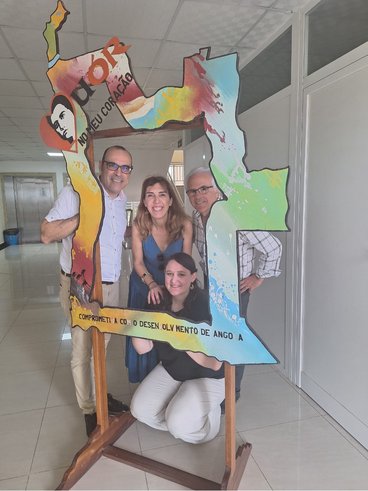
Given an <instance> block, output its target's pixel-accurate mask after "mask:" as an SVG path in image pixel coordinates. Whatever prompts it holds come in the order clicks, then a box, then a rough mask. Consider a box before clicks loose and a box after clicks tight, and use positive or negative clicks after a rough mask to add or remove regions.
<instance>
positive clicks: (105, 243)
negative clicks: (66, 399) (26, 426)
mask: <svg viewBox="0 0 368 491" xmlns="http://www.w3.org/2000/svg"><path fill="white" fill-rule="evenodd" d="M132 169H133V166H132V156H131V154H130V153H129V152H128V150H126V149H125V148H124V147H121V146H117V145H114V146H112V147H109V148H107V149H106V150H105V152H104V154H103V157H102V161H101V162H100V182H101V185H102V189H103V196H104V204H105V215H104V219H103V224H102V229H101V234H100V239H99V240H100V256H101V276H102V293H103V304H104V305H109V306H111V307H118V306H119V290H120V288H119V278H120V271H121V254H122V244H123V239H124V233H125V229H126V210H125V208H126V201H127V199H126V196H125V194H124V191H123V189H124V188H125V187H126V186H127V185H128V182H129V176H130V173H131V171H132ZM78 223H79V197H78V195H77V194H76V193H75V192H74V190H73V188H72V186H71V185H70V184H68V185H67V186H65V187H64V188H63V189H62V191H61V193H60V194H59V196H58V198H57V200H56V202H55V203H54V206H53V208H52V209H51V210H50V211H49V213H48V214H47V216H46V218H45V219H44V220H43V222H42V224H41V240H42V242H43V243H45V244H49V243H50V242H55V241H58V240H62V250H61V254H60V266H61V272H60V302H61V306H62V307H63V310H64V312H65V314H66V316H67V318H70V301H69V296H70V272H71V266H72V260H71V250H72V238H73V234H74V232H75V230H76V229H77V227H78ZM71 334H72V359H71V367H72V375H73V380H74V385H75V391H76V396H77V401H78V405H79V407H80V408H81V410H82V412H83V414H84V418H85V423H86V431H87V435H88V436H89V435H90V434H91V433H92V431H93V430H94V429H95V427H96V424H97V418H96V403H95V396H94V383H93V377H92V372H91V369H92V367H91V359H92V333H91V330H90V329H89V330H88V331H84V330H83V329H81V328H79V327H75V328H73V329H72V330H71ZM110 338H111V334H105V346H107V344H108V342H109V340H110ZM108 410H109V413H110V414H119V413H121V412H124V411H127V410H129V407H128V406H126V405H125V404H123V403H122V402H121V401H118V400H117V399H114V398H113V397H112V395H111V394H108Z"/></svg>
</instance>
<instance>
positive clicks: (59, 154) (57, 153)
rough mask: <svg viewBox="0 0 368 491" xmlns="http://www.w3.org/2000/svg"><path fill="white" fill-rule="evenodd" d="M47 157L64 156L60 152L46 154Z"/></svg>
mask: <svg viewBox="0 0 368 491" xmlns="http://www.w3.org/2000/svg"><path fill="white" fill-rule="evenodd" d="M47 155H48V156H49V157H63V156H64V155H63V154H62V153H61V152H47Z"/></svg>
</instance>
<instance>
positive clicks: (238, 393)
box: [220, 390, 240, 414]
mask: <svg viewBox="0 0 368 491" xmlns="http://www.w3.org/2000/svg"><path fill="white" fill-rule="evenodd" d="M239 399H240V390H238V391H236V392H235V402H238V400H239ZM220 406H221V414H225V399H224V400H223V401H222V403H221V404H220Z"/></svg>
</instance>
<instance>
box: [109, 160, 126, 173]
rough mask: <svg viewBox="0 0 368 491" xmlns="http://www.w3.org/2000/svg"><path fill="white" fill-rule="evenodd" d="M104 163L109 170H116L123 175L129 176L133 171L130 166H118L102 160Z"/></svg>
mask: <svg viewBox="0 0 368 491" xmlns="http://www.w3.org/2000/svg"><path fill="white" fill-rule="evenodd" d="M104 163H105V164H106V167H107V168H108V169H109V170H113V171H117V170H118V169H120V170H121V172H122V173H123V174H130V173H131V172H132V170H133V166H132V165H126V164H122V165H119V164H117V163H116V162H109V161H108V160H104Z"/></svg>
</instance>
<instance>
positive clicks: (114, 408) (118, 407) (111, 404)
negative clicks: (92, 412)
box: [107, 394, 129, 414]
mask: <svg viewBox="0 0 368 491" xmlns="http://www.w3.org/2000/svg"><path fill="white" fill-rule="evenodd" d="M107 408H108V411H109V414H120V413H126V412H127V411H129V406H127V405H126V404H123V403H122V402H121V401H118V400H117V399H114V398H113V397H112V395H111V394H107Z"/></svg>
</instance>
